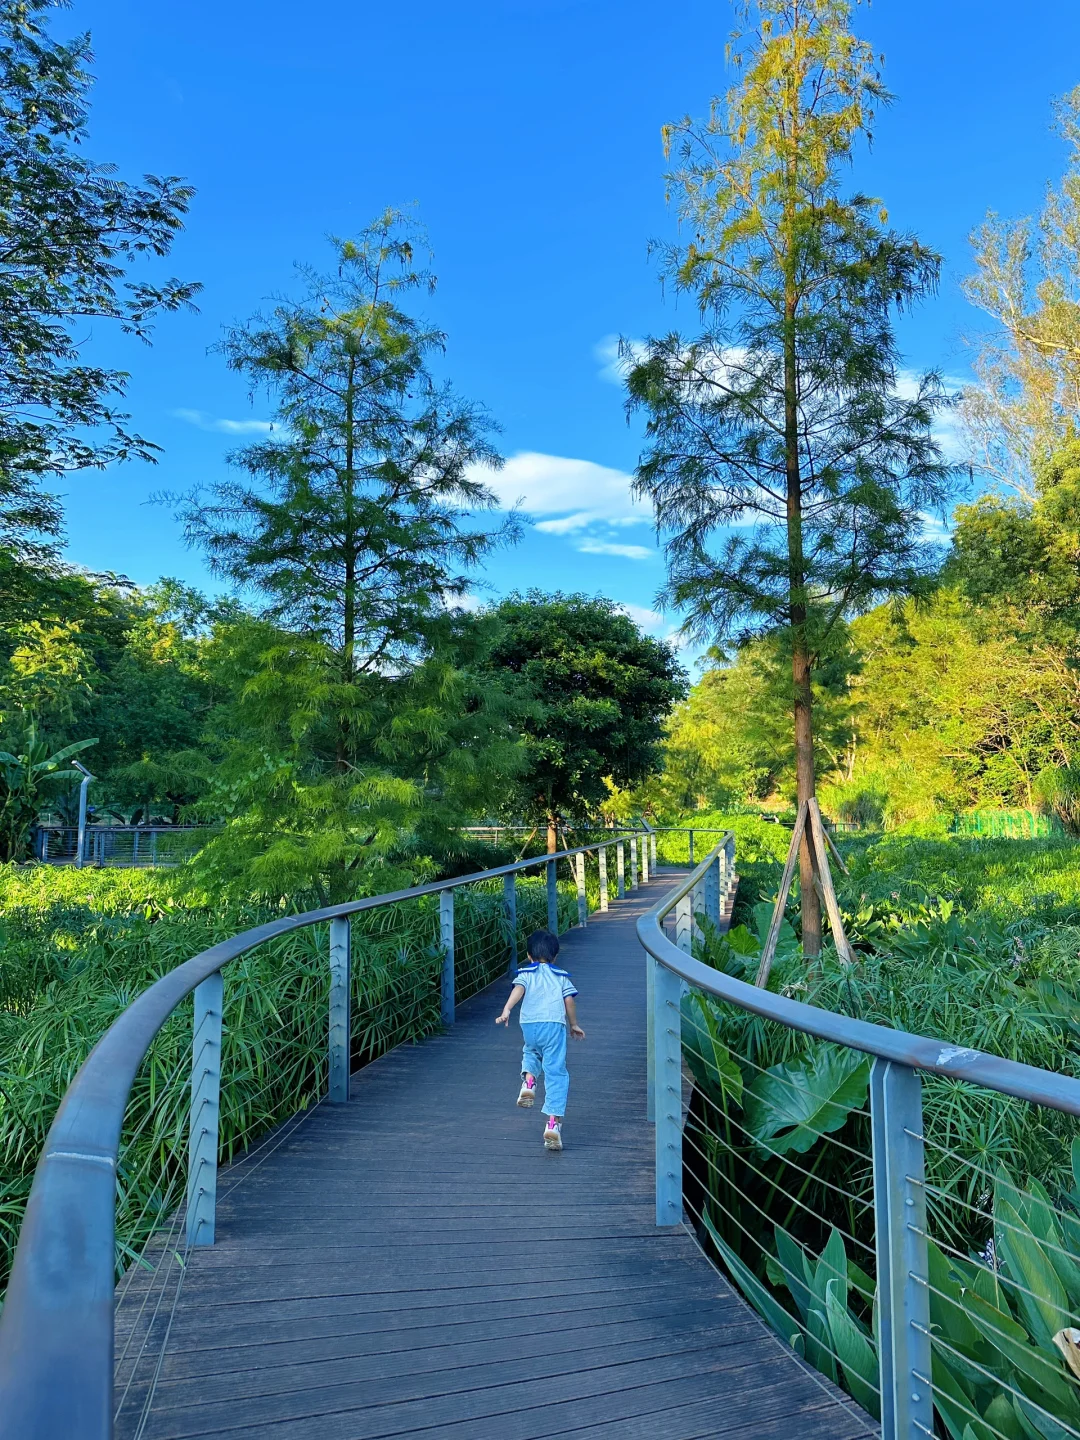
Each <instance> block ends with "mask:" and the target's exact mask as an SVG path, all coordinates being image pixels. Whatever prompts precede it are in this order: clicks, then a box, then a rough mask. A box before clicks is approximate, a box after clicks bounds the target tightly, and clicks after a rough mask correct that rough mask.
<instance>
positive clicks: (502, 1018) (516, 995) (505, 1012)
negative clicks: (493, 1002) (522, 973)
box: [495, 985, 525, 1025]
mask: <svg viewBox="0 0 1080 1440" xmlns="http://www.w3.org/2000/svg"><path fill="white" fill-rule="evenodd" d="M524 994H525V986H524V985H515V986H514V988H513V989H512V990H511V991H510V998H509V1000H507V1002H506V1004H505V1005H504V1006H503V1009H502V1014H501V1015H496V1016H495V1024H496V1025H509V1024H510V1011H511V1010H513V1008H514V1006H515V1005H516V1004H517V1003H518V1001H519V1000H520V999H521V997H522V996H523V995H524Z"/></svg>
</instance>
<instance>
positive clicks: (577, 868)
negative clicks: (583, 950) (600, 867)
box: [574, 850, 589, 930]
mask: <svg viewBox="0 0 1080 1440" xmlns="http://www.w3.org/2000/svg"><path fill="white" fill-rule="evenodd" d="M574 860H575V864H574V878H575V879H576V880H577V922H578V924H579V925H580V926H581V928H582V930H584V929H585V926H586V925H587V924H588V921H589V902H588V900H587V899H586V897H585V851H584V850H579V851H578V853H577V855H575V857H574Z"/></svg>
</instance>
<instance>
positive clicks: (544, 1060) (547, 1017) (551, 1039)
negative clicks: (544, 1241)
mask: <svg viewBox="0 0 1080 1440" xmlns="http://www.w3.org/2000/svg"><path fill="white" fill-rule="evenodd" d="M528 952H529V963H528V964H527V965H525V966H524V967H523V968H522V969H520V970H519V971H518V973H517V974H516V975H515V976H514V988H513V989H512V990H511V991H510V998H509V1000H507V1002H506V1004H505V1005H504V1006H503V1011H502V1014H501V1015H497V1016H496V1017H495V1024H496V1025H509V1023H510V1012H511V1010H513V1008H514V1006H515V1005H516V1004H517V1003H518V1001H519V1000H521V1001H522V1002H523V1004H522V1006H521V1033H522V1035H523V1037H524V1040H525V1048H524V1050H523V1051H522V1055H521V1067H522V1068H521V1089H520V1091H519V1092H518V1098H517V1103H518V1104H519V1105H520V1106H522V1107H523V1108H524V1109H528V1108H529V1107H530V1106H531V1105H532V1103H533V1101H534V1100H535V1099H536V1080H537V1076H538V1075H539V1074H540V1072H541V1071H543V1074H544V1114H545V1115H546V1116H547V1117H548V1122H547V1125H546V1126H545V1127H544V1144H545V1146H546V1147H547V1149H549V1150H561V1149H562V1121H563V1116H564V1115H565V1114H566V1096H567V1092H568V1090H569V1089H570V1076H569V1075H568V1074H567V1073H566V1027H567V1026H568V1025H569V1027H570V1034H571V1035H573V1037H574V1039H575V1040H584V1039H585V1031H584V1030H582V1028H581V1026H580V1025H579V1024H578V1023H577V1008H576V1007H575V1005H574V996H575V995H576V994H577V993H578V992H577V989H576V988H575V986H574V982H573V981H572V980H571V979H570V976H569V975H568V974H567V973H566V971H565V970H557V969H556V968H555V966H554V965H553V964H552V961H553V960H554V959H555V957H556V955H558V953H559V941H558V938H557V937H556V936H554V935H552V933H551V931H550V930H534V931H533V933H532V934H531V935H530V936H529V940H528Z"/></svg>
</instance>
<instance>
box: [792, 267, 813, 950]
mask: <svg viewBox="0 0 1080 1440" xmlns="http://www.w3.org/2000/svg"><path fill="white" fill-rule="evenodd" d="M784 319H785V325H784V439H785V465H786V472H787V473H786V479H787V538H788V619H789V624H790V627H791V679H792V689H793V691H794V701H795V706H794V708H795V780H796V786H797V799H796V804H797V806H798V807H800V808H801V807H802V806H803V805H804V804H805V803H806V801H807V800H809V799H811V797H812V796H813V795H814V791H815V777H814V724H813V693H812V691H811V689H810V650H809V646H808V644H807V635H806V562H805V557H804V554H803V537H802V471H801V467H800V464H799V389H798V357H797V355H796V345H795V298H794V289H793V287H792V288H791V289H790V290H789V294H788V299H787V304H786V307H785V316H784ZM813 843H814V842H813V839H812V838H811V833H810V826H809V825H808V826H807V827H806V829H805V830H804V831H803V839H802V846H801V847H800V849H799V914H800V917H801V919H802V945H803V957H804V958H805V959H806V960H810V961H814V960H817V958H818V956H819V955H820V954H821V899H820V897H819V895H818V893H817V890H816V889H815V888H814V862H813V852H812V850H811V846H812V845H813Z"/></svg>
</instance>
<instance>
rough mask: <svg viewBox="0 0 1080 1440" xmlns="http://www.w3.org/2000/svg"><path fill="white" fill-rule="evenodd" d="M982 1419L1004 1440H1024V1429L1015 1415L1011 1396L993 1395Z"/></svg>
mask: <svg viewBox="0 0 1080 1440" xmlns="http://www.w3.org/2000/svg"><path fill="white" fill-rule="evenodd" d="M983 1419H984V1420H985V1421H986V1423H987V1424H988V1425H992V1426H993V1427H994V1429H995V1430H998V1431H1000V1433H1001V1434H1002V1435H1004V1437H1005V1440H1025V1435H1024V1427H1023V1424H1022V1423H1021V1421H1020V1417H1019V1416H1018V1415H1017V1413H1016V1407H1015V1406H1014V1404H1013V1401H1012V1396H1011V1395H995V1396H994V1398H993V1400H991V1401H990V1404H989V1405H988V1406H987V1407H986V1410H985V1411H984V1413H983Z"/></svg>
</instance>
